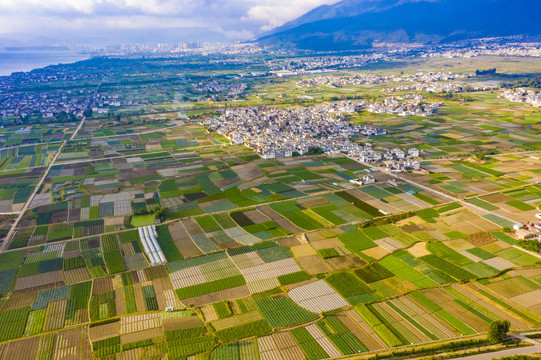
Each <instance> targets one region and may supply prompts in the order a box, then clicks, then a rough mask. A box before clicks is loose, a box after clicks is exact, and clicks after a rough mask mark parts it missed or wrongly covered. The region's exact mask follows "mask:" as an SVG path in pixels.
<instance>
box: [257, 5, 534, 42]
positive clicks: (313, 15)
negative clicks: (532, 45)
mask: <svg viewBox="0 0 541 360" xmlns="http://www.w3.org/2000/svg"><path fill="white" fill-rule="evenodd" d="M539 14H541V1H540V0H344V1H341V2H339V3H336V4H334V5H328V6H320V7H318V8H316V9H314V10H312V11H310V12H308V13H307V14H305V15H303V16H301V17H299V18H297V19H295V20H293V21H291V22H289V23H287V24H285V25H283V26H281V27H279V28H276V29H274V30H273V31H272V32H271V33H267V34H265V35H264V36H263V37H261V38H260V39H258V42H259V43H260V44H263V45H278V44H280V45H285V46H291V47H296V48H303V49H312V50H343V49H360V48H367V47H372V46H373V45H375V44H378V43H422V44H437V43H445V42H450V41H456V40H463V39H470V38H482V37H497V36H510V35H529V36H536V35H541V22H540V21H539Z"/></svg>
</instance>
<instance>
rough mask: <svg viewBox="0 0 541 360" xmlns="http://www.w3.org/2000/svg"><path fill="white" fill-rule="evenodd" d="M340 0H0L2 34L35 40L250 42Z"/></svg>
mask: <svg viewBox="0 0 541 360" xmlns="http://www.w3.org/2000/svg"><path fill="white" fill-rule="evenodd" d="M336 2H338V0H0V38H8V39H9V38H12V39H13V38H16V39H24V40H30V41H31V42H34V43H39V42H43V43H51V42H52V43H55V42H56V43H74V42H75V43H76V42H81V43H118V42H122V41H152V40H154V41H156V42H160V41H162V42H170V41H174V40H179V41H187V40H197V41H200V40H216V41H225V40H248V39H251V38H254V36H256V35H257V34H260V33H262V32H264V31H267V30H269V29H272V28H273V27H275V26H279V25H282V24H284V23H285V22H287V21H289V20H292V19H294V18H296V17H298V16H300V15H302V14H304V13H305V12H307V11H309V10H311V9H313V8H315V7H317V6H320V5H324V4H333V3H336Z"/></svg>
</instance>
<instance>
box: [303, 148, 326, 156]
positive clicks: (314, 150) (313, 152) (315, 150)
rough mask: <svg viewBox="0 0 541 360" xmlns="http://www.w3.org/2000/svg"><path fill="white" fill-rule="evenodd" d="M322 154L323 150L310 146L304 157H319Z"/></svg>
mask: <svg viewBox="0 0 541 360" xmlns="http://www.w3.org/2000/svg"><path fill="white" fill-rule="evenodd" d="M320 154H323V149H322V148H321V147H319V146H310V147H309V148H308V152H307V153H306V155H320Z"/></svg>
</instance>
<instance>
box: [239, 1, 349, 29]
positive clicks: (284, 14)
mask: <svg viewBox="0 0 541 360" xmlns="http://www.w3.org/2000/svg"><path fill="white" fill-rule="evenodd" d="M336 2H338V0H297V1H291V0H275V1H272V2H271V1H266V2H265V3H264V4H260V5H256V6H253V7H251V8H250V9H249V10H248V14H247V16H246V17H244V18H243V19H244V20H252V21H258V22H261V23H262V24H263V25H262V27H261V29H262V30H270V29H272V28H274V27H276V26H280V25H283V24H285V23H286V22H288V21H290V20H293V19H295V18H297V17H299V16H301V15H303V14H304V13H306V12H308V11H310V10H311V9H314V8H315V7H317V6H320V5H324V4H334V3H336Z"/></svg>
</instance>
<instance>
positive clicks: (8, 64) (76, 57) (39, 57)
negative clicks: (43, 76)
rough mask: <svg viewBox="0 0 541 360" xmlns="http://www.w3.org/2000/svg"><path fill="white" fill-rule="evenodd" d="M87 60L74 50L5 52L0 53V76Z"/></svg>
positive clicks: (85, 56)
mask: <svg viewBox="0 0 541 360" xmlns="http://www.w3.org/2000/svg"><path fill="white" fill-rule="evenodd" d="M88 58H89V55H87V54H80V53H78V52H77V51H74V50H65V51H64V50H62V51H7V52H0V76H7V75H11V73H13V72H17V71H24V72H26V71H30V70H33V69H39V68H42V67H45V66H49V65H57V64H69V63H74V62H77V61H81V60H86V59H88Z"/></svg>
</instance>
